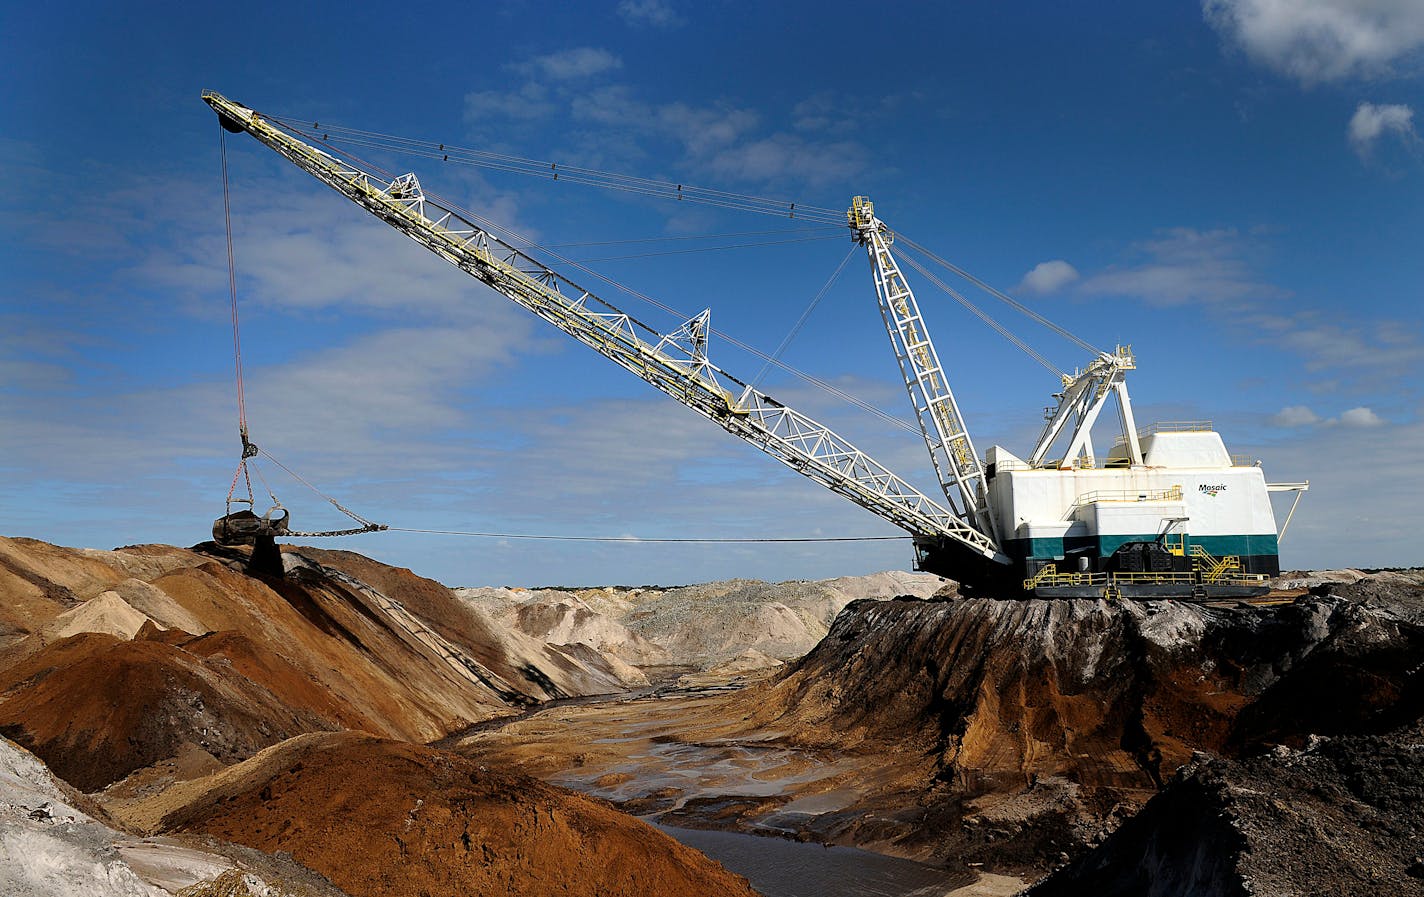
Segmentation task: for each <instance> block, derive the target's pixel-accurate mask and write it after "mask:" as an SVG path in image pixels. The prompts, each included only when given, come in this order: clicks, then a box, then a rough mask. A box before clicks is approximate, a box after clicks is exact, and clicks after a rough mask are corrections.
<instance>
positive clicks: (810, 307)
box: [751, 243, 857, 389]
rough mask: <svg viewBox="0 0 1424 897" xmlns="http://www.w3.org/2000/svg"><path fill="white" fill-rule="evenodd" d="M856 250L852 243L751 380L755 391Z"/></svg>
mask: <svg viewBox="0 0 1424 897" xmlns="http://www.w3.org/2000/svg"><path fill="white" fill-rule="evenodd" d="M856 249H857V247H856V245H855V244H853V243H852V244H851V247H850V249H849V250H847V252H846V254H845V258H843V259H841V263H840V264H839V265H836V270H835V271H834V272H833V273H832V274H831V276H830V278H829V279H828V280H827V281H826V283H825V285H824V286H822V287H821V289H820V291H819V292H817V293H816V295H815V296H812V297H811V303H810V304H809V305H807V306H806V310H805V311H803V312H801V317H799V318H797V319H796V323H795V324H794V325H792V327H791V330H790V331H789V332H788V333H787V334H786V336H785V338H784V339H782V341H781V345H779V346H777V347H776V351H775V352H772V353H771V355H770V356H768V357H767V359H766V361H765V363H763V364H762V366H761V370H759V371H757V375H756V376H755V377H753V378H752V379H751V387H752V388H753V389H756V387H757V384H758V383H760V382H761V380H762V378H763V377H765V376H766V373H767V371H769V370H771V363H772V360H773V359H779V358H780V357H781V353H782V352H785V351H786V349H787V347H788V346H790V345H791V341H792V340H794V339H796V335H797V334H798V333H800V332H801V328H802V327H803V326H805V324H806V321H807V319H809V318H810V317H811V312H813V311H815V310H816V306H817V305H820V304H821V300H822V299H824V298H825V296H826V293H828V292H830V289H831V285H832V284H834V283H835V282H836V280H837V278H839V277H840V276H841V272H842V271H844V270H845V266H846V262H848V261H850V257H851V256H852V255H854V254H855V250H856Z"/></svg>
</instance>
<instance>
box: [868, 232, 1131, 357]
mask: <svg viewBox="0 0 1424 897" xmlns="http://www.w3.org/2000/svg"><path fill="white" fill-rule="evenodd" d="M895 236H896V238H897V239H899V240H900V241H901V242H903V243H906V244H907V245H909V246H912V247H914V248H915V249H917V250H919V251H920V252H921V253H923V254H924V255H925V257H926V258H928V259H930V260H931V261H933V262H935V263H937V264H939V265H942V266H943V267H945V268H947V269H949V270H950V271H953V272H954V273H955V274H958V275H959V276H960V277H962V278H964V279H965V280H967V281H969V282H970V283H972V284H974V285H975V286H976V287H978V288H979V289H981V290H983V291H984V292H986V293H988V294H989V295H991V296H993V297H994V298H995V299H998V300H999V301H1000V302H1003V303H1004V304H1006V305H1008V306H1009V307H1010V308H1012V309H1014V310H1016V311H1018V312H1020V313H1022V314H1024V315H1026V316H1027V317H1028V318H1030V319H1032V320H1033V321H1036V322H1037V323H1039V324H1041V325H1043V326H1044V327H1047V328H1048V329H1049V330H1052V331H1053V332H1054V333H1056V334H1058V335H1059V336H1061V337H1063V338H1064V339H1067V340H1069V341H1070V342H1073V343H1076V344H1077V345H1078V346H1079V347H1080V348H1083V349H1086V350H1087V351H1089V352H1092V353H1093V354H1094V355H1104V354H1107V353H1104V352H1103V351H1102V350H1101V349H1099V348H1098V347H1097V346H1094V345H1093V344H1092V343H1090V342H1088V341H1087V340H1085V339H1082V338H1081V337H1079V336H1077V335H1076V334H1074V333H1073V332H1071V331H1069V330H1068V329H1067V328H1065V327H1062V326H1060V325H1058V324H1055V323H1054V322H1052V321H1050V320H1049V319H1048V318H1045V317H1044V316H1043V315H1041V314H1039V313H1038V312H1036V311H1034V310H1033V309H1031V308H1029V307H1028V306H1027V305H1024V304H1023V303H1022V302H1019V301H1018V300H1017V299H1015V298H1014V297H1012V296H1010V295H1009V294H1008V293H1005V292H1004V291H1002V290H999V289H996V288H994V287H992V286H990V285H989V284H987V283H985V282H984V281H982V280H980V279H979V278H977V277H975V276H974V275H973V274H970V273H969V272H968V271H965V270H964V269H963V268H961V267H959V266H958V265H956V264H954V263H953V262H950V261H947V260H945V259H943V258H940V257H939V256H938V255H936V254H935V253H934V252H932V251H930V250H929V249H926V248H925V247H923V246H921V245H920V244H919V243H916V242H915V241H914V240H911V239H910V238H909V237H907V236H905V235H904V234H901V233H899V232H896V234H895Z"/></svg>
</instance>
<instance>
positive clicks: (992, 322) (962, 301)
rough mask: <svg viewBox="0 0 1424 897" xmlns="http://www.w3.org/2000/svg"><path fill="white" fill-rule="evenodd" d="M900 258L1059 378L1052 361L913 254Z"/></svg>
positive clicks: (906, 254) (904, 254)
mask: <svg viewBox="0 0 1424 897" xmlns="http://www.w3.org/2000/svg"><path fill="white" fill-rule="evenodd" d="M900 258H902V259H904V260H905V264H907V265H909V266H910V267H911V268H914V269H915V270H916V271H918V272H920V275H921V276H923V277H924V278H925V279H926V280H928V281H929V282H930V283H932V284H934V285H935V286H937V287H939V288H940V289H941V290H943V291H944V292H946V293H948V294H949V296H950V297H951V298H952V299H954V301H956V302H958V303H959V304H960V305H962V306H964V308H966V309H967V310H968V311H969V312H970V313H971V314H973V315H974V316H975V317H977V318H978V319H979V320H981V321H983V322H984V323H985V324H988V325H989V326H990V327H991V328H993V329H994V330H995V331H996V332H997V333H998V334H999V335H1000V336H1002V337H1003V338H1004V339H1006V340H1008V341H1009V342H1010V343H1013V344H1014V345H1015V346H1017V347H1018V348H1019V349H1020V350H1022V351H1023V353H1024V354H1025V355H1027V356H1029V357H1030V358H1032V359H1033V360H1034V361H1037V362H1038V363H1039V364H1041V365H1043V366H1044V367H1045V368H1048V370H1049V371H1050V372H1051V373H1052V374H1053V375H1054V376H1056V377H1060V378H1061V377H1062V376H1063V372H1062V371H1060V370H1058V368H1056V367H1054V366H1053V363H1052V362H1050V361H1049V360H1048V359H1047V358H1044V357H1043V356H1042V355H1040V354H1039V353H1038V352H1037V351H1035V350H1034V349H1033V348H1032V347H1031V346H1029V345H1028V343H1025V342H1024V341H1023V340H1021V339H1019V338H1018V337H1017V336H1015V335H1014V334H1013V333H1012V332H1010V331H1009V329H1008V328H1007V327H1005V326H1004V325H1003V324H1000V323H999V322H998V321H996V320H994V318H993V317H991V316H990V315H989V313H988V312H986V311H984V310H983V309H981V308H979V307H978V306H977V305H975V304H974V303H973V302H970V301H969V300H968V299H966V298H965V297H964V296H963V295H961V294H960V293H959V292H957V291H956V290H955V289H954V288H953V287H951V286H949V284H947V283H945V282H944V281H942V280H940V279H939V278H938V277H936V276H935V274H934V272H932V271H930V270H929V269H928V268H926V267H925V266H924V265H921V264H920V263H919V262H918V261H916V260H915V258H914V257H913V256H911V255H909V254H908V253H902V254H901V256H900Z"/></svg>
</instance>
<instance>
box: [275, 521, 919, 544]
mask: <svg viewBox="0 0 1424 897" xmlns="http://www.w3.org/2000/svg"><path fill="white" fill-rule="evenodd" d="M384 529H386V530H388V531H390V532H393V533H421V534H425V535H438V536H474V537H478V538H484V539H534V540H539V541H547V542H622V543H624V544H633V545H636V544H639V543H643V544H669V543H688V542H693V543H700V544H728V543H734V544H755V543H766V542H772V543H786V542H891V541H900V540H902V539H910V538H913V537H912V536H908V535H906V536H813V537H807V538H764V539H754V538H749V539H697V538H688V539H642V538H638V537H636V536H544V535H535V534H531V533H481V532H470V531H467V530H452V529H413V528H411V527H405V526H390V527H384ZM294 535H301V534H299V533H298V534H294Z"/></svg>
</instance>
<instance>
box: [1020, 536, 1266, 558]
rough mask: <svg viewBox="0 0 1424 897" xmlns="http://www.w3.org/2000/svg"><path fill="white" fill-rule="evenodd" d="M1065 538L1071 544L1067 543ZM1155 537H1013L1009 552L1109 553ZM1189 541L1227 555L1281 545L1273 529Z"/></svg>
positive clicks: (1054, 554)
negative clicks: (1090, 551) (1068, 551)
mask: <svg viewBox="0 0 1424 897" xmlns="http://www.w3.org/2000/svg"><path fill="white" fill-rule="evenodd" d="M1065 541H1066V542H1067V543H1068V544H1066V545H1065V544H1064V543H1065ZM1155 541H1157V534H1156V533H1143V534H1141V535H1126V536H1116V535H1115V536H1105V537H1094V536H1080V537H1077V538H1072V539H1067V540H1064V539H1062V538H1035V539H1014V540H1012V541H1010V542H1009V544H1008V548H1009V551H1010V553H1012V554H1015V555H1017V556H1019V557H1026V558H1062V557H1064V556H1065V554H1066V551H1067V550H1077V551H1082V550H1083V549H1085V548H1087V549H1092V550H1093V551H1095V552H1097V553H1098V555H1099V556H1101V557H1107V556H1108V555H1111V554H1112V553H1113V552H1114V551H1117V550H1118V549H1119V548H1121V547H1122V546H1123V545H1125V544H1127V543H1128V542H1155ZM1187 543H1188V544H1189V545H1200V546H1201V547H1202V550H1203V551H1205V552H1207V553H1208V554H1211V555H1214V556H1216V557H1224V556H1226V555H1232V554H1234V555H1240V556H1242V557H1247V556H1257V555H1274V554H1279V553H1280V547H1279V545H1278V544H1277V541H1276V537H1275V535H1274V534H1273V533H1258V534H1254V535H1234V536H1191V535H1189V536H1188V537H1187Z"/></svg>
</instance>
